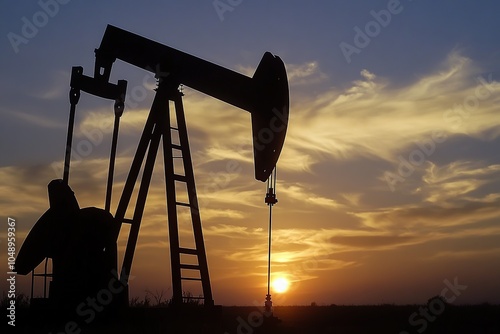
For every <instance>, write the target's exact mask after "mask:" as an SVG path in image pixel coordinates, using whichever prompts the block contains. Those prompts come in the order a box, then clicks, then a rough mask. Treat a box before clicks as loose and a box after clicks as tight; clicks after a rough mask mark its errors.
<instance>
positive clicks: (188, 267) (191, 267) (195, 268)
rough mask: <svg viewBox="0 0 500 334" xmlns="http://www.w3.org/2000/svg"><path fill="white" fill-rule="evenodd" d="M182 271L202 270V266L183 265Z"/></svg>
mask: <svg viewBox="0 0 500 334" xmlns="http://www.w3.org/2000/svg"><path fill="white" fill-rule="evenodd" d="M181 269H191V270H200V266H199V265H197V264H181Z"/></svg>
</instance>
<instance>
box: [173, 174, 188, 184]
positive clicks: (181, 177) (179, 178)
mask: <svg viewBox="0 0 500 334" xmlns="http://www.w3.org/2000/svg"><path fill="white" fill-rule="evenodd" d="M174 180H176V181H180V182H186V176H185V175H179V174H174Z"/></svg>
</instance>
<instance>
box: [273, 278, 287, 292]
mask: <svg viewBox="0 0 500 334" xmlns="http://www.w3.org/2000/svg"><path fill="white" fill-rule="evenodd" d="M272 285H273V290H274V292H277V293H283V292H286V291H287V290H288V288H289V287H290V281H289V280H287V279H286V278H284V277H279V278H276V279H275V280H274V281H273V284H272Z"/></svg>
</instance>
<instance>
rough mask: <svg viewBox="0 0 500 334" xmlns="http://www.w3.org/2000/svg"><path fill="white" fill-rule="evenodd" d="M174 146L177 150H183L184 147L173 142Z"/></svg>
mask: <svg viewBox="0 0 500 334" xmlns="http://www.w3.org/2000/svg"><path fill="white" fill-rule="evenodd" d="M172 148H175V149H176V150H180V151H182V147H181V145H177V144H172Z"/></svg>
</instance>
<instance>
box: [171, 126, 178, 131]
mask: <svg viewBox="0 0 500 334" xmlns="http://www.w3.org/2000/svg"><path fill="white" fill-rule="evenodd" d="M170 129H172V130H175V131H179V129H178V128H176V127H173V126H171V127H170Z"/></svg>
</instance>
